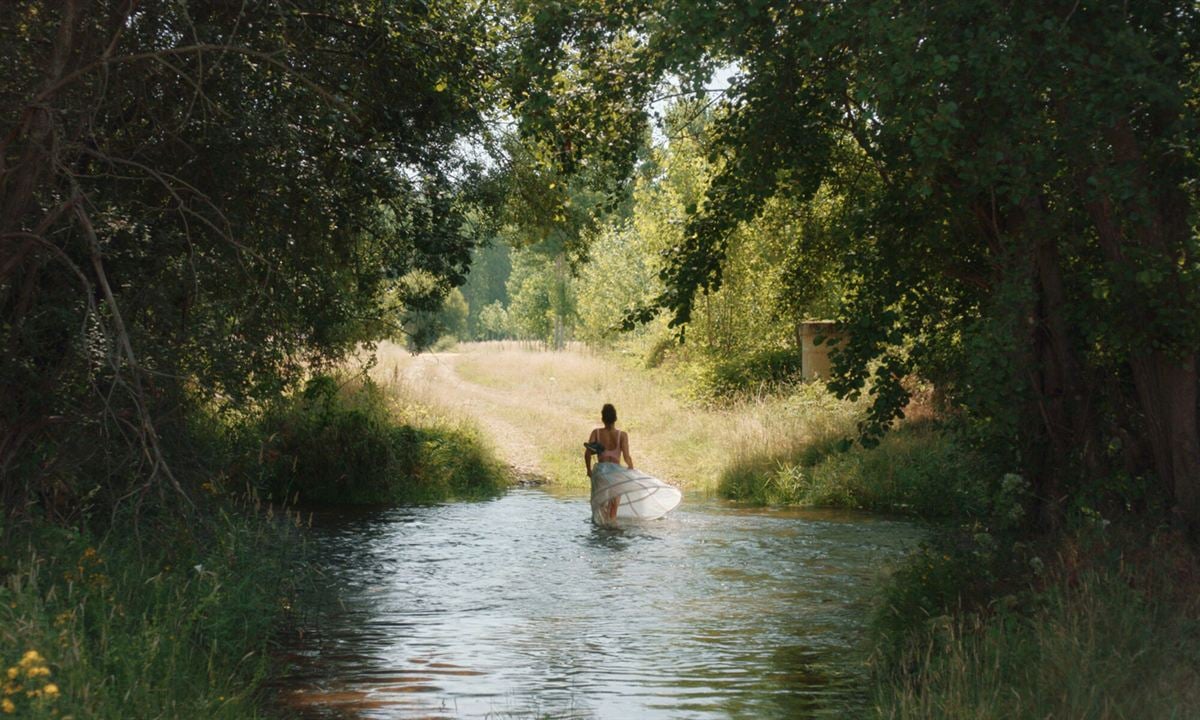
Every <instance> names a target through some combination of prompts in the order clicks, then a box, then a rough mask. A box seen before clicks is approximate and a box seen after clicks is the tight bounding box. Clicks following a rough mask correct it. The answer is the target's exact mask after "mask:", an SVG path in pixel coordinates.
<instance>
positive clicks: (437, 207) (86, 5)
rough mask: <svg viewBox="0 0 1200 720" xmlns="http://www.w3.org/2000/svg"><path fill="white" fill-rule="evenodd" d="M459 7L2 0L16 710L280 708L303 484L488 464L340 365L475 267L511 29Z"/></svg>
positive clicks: (10, 690)
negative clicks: (330, 381) (272, 679)
mask: <svg viewBox="0 0 1200 720" xmlns="http://www.w3.org/2000/svg"><path fill="white" fill-rule="evenodd" d="M464 7H465V6H464ZM464 7H459V6H457V5H455V4H453V3H440V4H438V5H437V7H436V8H431V7H427V6H426V5H424V4H408V5H396V4H388V5H387V6H386V7H384V6H371V7H370V8H367V7H364V6H362V5H360V4H357V3H342V2H334V3H322V5H321V7H320V8H319V10H320V12H315V11H314V9H313V8H312V7H309V6H308V5H306V4H304V3H292V2H284V3H269V4H248V5H230V4H228V3H223V2H189V3H166V4H162V3H137V2H129V3H92V2H86V1H85V0H69V1H67V2H62V3H46V2H39V1H36V0H28V1H22V2H14V3H5V4H4V5H3V7H0V31H2V32H3V34H4V35H5V37H7V38H10V39H12V41H11V42H6V43H5V44H4V45H3V47H2V48H0V68H3V71H0V138H2V139H0V347H2V348H3V351H2V352H0V507H2V509H3V515H2V519H0V574H2V578H0V597H2V598H3V602H2V603H0V605H2V608H0V624H2V625H3V627H2V628H0V671H3V672H6V673H7V677H6V678H5V679H4V682H5V684H4V686H3V687H4V690H3V694H2V696H0V712H7V713H17V714H19V715H20V716H22V717H31V716H32V717H52V716H53V717H63V716H73V717H76V718H84V717H87V718H93V717H95V718H104V717H112V718H116V717H179V718H187V717H194V718H211V717H230V718H234V717H236V718H244V717H254V716H256V715H259V714H260V713H261V712H263V710H262V708H261V700H262V697H263V696H262V692H261V685H262V683H263V681H264V679H265V678H266V677H267V676H268V675H270V673H271V672H274V671H275V670H276V667H277V666H276V664H275V663H272V662H271V660H270V658H269V655H268V653H269V650H270V649H271V642H272V635H273V633H274V632H275V630H276V629H277V628H279V626H280V624H281V623H283V622H286V621H287V619H288V617H289V615H288V613H289V611H288V608H289V606H290V605H291V604H292V602H293V600H294V596H295V593H294V592H293V591H294V588H295V587H296V586H297V585H298V584H302V583H303V582H305V579H306V578H307V577H308V573H307V568H306V566H305V564H304V563H303V561H302V558H300V557H298V555H297V553H298V551H299V550H300V549H301V548H302V546H303V543H302V542H300V540H301V538H300V537H298V535H299V534H300V532H301V531H300V529H299V528H297V527H296V522H297V518H298V516H297V515H296V513H295V512H294V511H293V510H290V509H289V508H290V504H291V502H292V501H293V500H294V499H295V494H296V491H304V492H301V494H309V495H312V496H313V498H312V499H313V500H314V501H317V502H320V501H329V500H332V499H338V500H342V499H350V500H364V501H366V500H369V501H379V500H384V499H386V500H387V501H389V502H391V501H395V500H397V499H422V500H429V499H432V498H434V497H441V496H442V495H441V494H442V493H445V492H450V493H453V494H454V495H456V496H458V495H464V494H472V493H474V492H475V488H476V487H477V485H478V481H479V478H480V477H481V475H482V474H483V473H484V471H485V469H487V468H489V467H490V466H489V465H488V461H487V460H486V458H485V457H484V455H483V452H484V451H483V450H482V449H481V448H478V447H477V446H475V445H472V444H471V443H472V440H471V438H469V437H466V436H464V435H463V433H461V432H460V431H459V430H458V429H457V428H455V427H451V426H449V425H444V424H441V425H437V424H435V425H430V424H426V423H423V422H419V421H413V422H412V423H411V424H409V425H407V426H406V425H405V424H404V422H403V421H401V420H398V419H397V418H396V417H394V416H391V415H389V413H390V409H385V406H387V405H388V404H389V403H392V402H393V400H392V399H391V398H389V397H387V396H386V394H385V393H384V391H383V390H380V389H377V388H373V387H371V386H369V385H367V384H365V383H361V384H359V385H357V386H354V384H353V383H351V386H353V387H354V388H355V389H353V390H351V389H347V388H341V389H339V392H337V393H329V392H325V390H324V388H326V387H327V383H326V382H325V381H323V380H321V379H320V377H319V376H320V375H321V373H324V372H327V371H328V370H329V369H331V368H336V367H340V366H342V365H343V364H344V363H345V361H346V360H347V359H348V358H349V357H350V356H351V355H352V354H354V353H356V352H357V351H358V349H359V348H360V347H361V346H362V344H363V343H369V342H371V341H373V340H375V339H378V338H382V337H387V336H389V335H392V334H402V333H405V332H408V333H411V334H416V335H419V334H420V333H422V332H424V331H423V330H422V326H421V324H420V322H419V321H420V320H421V318H422V317H423V316H422V315H420V313H429V312H433V311H434V310H435V309H436V308H437V307H439V306H440V305H441V304H442V303H443V301H444V298H446V297H447V296H448V295H450V290H451V288H452V287H453V286H455V285H457V284H460V283H461V281H462V277H463V274H464V272H465V268H466V265H467V262H468V261H469V256H470V248H471V247H472V245H473V244H474V240H473V235H472V232H473V231H472V230H471V228H470V227H469V223H467V221H466V218H467V211H468V206H469V205H471V203H472V202H473V201H472V200H471V197H470V195H471V191H470V187H469V186H470V185H471V178H474V177H477V176H478V173H477V168H476V167H474V166H473V165H472V161H471V159H470V158H469V157H467V154H466V153H465V152H464V151H463V150H462V146H461V139H462V138H464V137H466V136H468V135H471V134H473V133H478V132H480V131H481V129H483V128H484V122H483V118H484V113H485V112H486V111H487V108H489V107H491V106H492V105H493V99H494V95H495V93H496V92H497V87H496V85H495V84H494V80H495V78H496V77H497V75H498V73H499V67H500V66H499V65H498V64H497V61H498V59H499V57H500V55H502V54H503V52H505V51H502V50H501V49H500V48H498V47H497V45H496V44H495V43H492V42H490V41H488V40H487V39H486V38H487V34H488V33H489V32H490V31H491V30H490V28H491V27H492V26H491V24H490V23H491V22H492V20H493V19H492V18H491V17H490V16H486V15H485V14H481V13H476V12H468V11H466V10H465V9H464ZM415 38H419V42H414V39H415ZM410 321H411V322H410ZM306 391H307V392H306ZM305 443H307V444H305ZM316 443H324V444H322V445H317V444H316ZM333 443H338V444H340V445H341V446H339V445H335V444H333ZM439 443H442V444H454V445H456V447H455V452H453V453H451V452H450V451H449V450H447V449H445V448H444V447H443V448H442V449H439ZM343 446H344V447H343ZM460 448H465V449H466V450H467V452H465V453H459V452H457V450H458V449H460ZM339 460H341V461H350V462H353V463H355V464H354V466H353V467H346V466H344V465H342V464H341V463H340V462H339ZM374 460H381V461H382V469H381V468H377V467H375V466H374V465H373V464H372V461H374ZM285 462H286V463H289V464H288V465H286V466H285V465H284V463H285ZM448 466H453V470H446V471H444V472H443V468H444V467H448ZM295 471H305V472H312V473H329V474H330V475H329V476H325V477H313V476H311V475H306V476H305V477H304V478H303V479H302V480H301V479H300V478H297V477H295V476H293V475H292V473H293V472H295ZM351 472H352V473H354V474H355V475H356V476H360V477H355V478H350V477H349V475H348V473H351ZM403 473H408V474H409V475H416V474H417V473H420V475H421V477H420V478H419V482H415V483H414V482H409V481H410V480H411V479H412V478H409V477H404V478H403V479H404V482H398V478H400V476H401V475H402V474H403ZM338 483H343V484H348V485H350V486H353V487H352V490H353V492H350V493H348V494H347V497H345V498H342V497H336V498H335V496H334V493H332V492H331V488H336V489H338V490H342V489H344V488H343V485H338ZM285 491H286V492H285ZM286 493H291V494H292V495H293V497H287V498H285V497H282V496H283V495H285V494H286ZM276 495H277V496H279V497H274V499H273V500H269V499H268V498H269V497H272V496H276Z"/></svg>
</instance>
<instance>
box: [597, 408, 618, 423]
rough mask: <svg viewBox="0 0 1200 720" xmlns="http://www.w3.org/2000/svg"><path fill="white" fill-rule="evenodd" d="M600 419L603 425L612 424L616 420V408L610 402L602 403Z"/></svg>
mask: <svg viewBox="0 0 1200 720" xmlns="http://www.w3.org/2000/svg"><path fill="white" fill-rule="evenodd" d="M600 419H601V420H603V421H604V424H605V425H612V424H613V423H615V422H616V421H617V409H616V408H615V407H613V406H612V403H604V407H602V408H600Z"/></svg>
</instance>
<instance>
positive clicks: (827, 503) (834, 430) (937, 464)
mask: <svg viewBox="0 0 1200 720" xmlns="http://www.w3.org/2000/svg"><path fill="white" fill-rule="evenodd" d="M853 433H854V429H853V425H852V424H850V423H847V424H845V425H843V426H842V427H838V424H837V423H829V424H827V425H826V426H825V427H824V428H822V430H821V431H820V432H818V433H816V434H814V435H809V436H807V437H805V436H801V438H800V439H797V440H796V441H795V442H793V443H792V444H790V445H787V444H786V443H785V447H783V448H782V449H779V450H776V451H774V452H761V453H754V452H747V453H745V454H743V455H741V456H738V457H736V458H734V459H733V461H732V462H731V463H730V464H729V465H728V466H726V468H725V470H724V471H723V472H722V475H721V485H720V488H721V493H722V494H723V495H724V496H726V497H729V498H732V499H735V500H741V501H744V502H749V503H753V504H759V505H802V506H812V507H837V508H856V509H862V510H874V511H879V512H889V513H902V514H908V515H915V516H918V517H924V518H936V517H947V516H950V515H953V514H955V513H959V512H961V511H962V510H963V509H964V506H966V505H970V504H972V503H976V502H977V496H978V494H979V492H980V488H979V482H978V480H979V478H978V472H979V469H978V467H977V465H978V463H977V462H976V460H975V459H974V458H973V457H972V456H971V455H970V453H968V452H966V451H965V450H964V449H963V448H962V447H961V446H960V445H959V443H958V442H956V441H955V439H954V438H953V437H952V436H951V435H949V434H947V433H945V432H943V431H941V430H940V429H938V428H937V427H936V426H935V425H933V424H932V423H927V422H926V423H918V424H911V425H906V426H902V427H901V428H899V429H897V430H895V431H893V432H891V433H889V434H888V435H886V436H885V437H884V438H883V440H882V442H881V443H880V444H879V445H878V446H877V447H874V448H870V449H867V448H863V447H862V446H859V445H855V446H853V447H851V448H849V449H845V450H843V449H842V447H843V441H844V440H845V439H846V438H852V437H854V434H853Z"/></svg>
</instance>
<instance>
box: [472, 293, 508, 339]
mask: <svg viewBox="0 0 1200 720" xmlns="http://www.w3.org/2000/svg"><path fill="white" fill-rule="evenodd" d="M475 327H476V337H478V338H479V339H481V340H501V339H503V338H506V337H508V336H509V335H510V334H511V331H510V330H509V321H508V310H506V309H505V308H504V306H503V305H501V304H500V301H499V300H497V301H496V302H493V303H491V304H489V305H487V306H486V307H484V308H483V309H482V310H480V311H479V319H478V320H477V321H476V325H475Z"/></svg>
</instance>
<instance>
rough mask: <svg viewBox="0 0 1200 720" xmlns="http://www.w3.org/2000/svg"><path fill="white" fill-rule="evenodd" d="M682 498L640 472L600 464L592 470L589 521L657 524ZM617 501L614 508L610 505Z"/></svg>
mask: <svg viewBox="0 0 1200 720" xmlns="http://www.w3.org/2000/svg"><path fill="white" fill-rule="evenodd" d="M682 499H683V494H682V493H680V492H679V490H678V489H676V488H674V487H671V486H670V485H668V484H666V483H665V482H663V481H662V480H659V479H658V478H656V477H651V476H650V475H647V474H646V473H644V472H642V471H641V470H632V469H630V468H626V467H621V466H620V465H618V464H616V463H611V462H601V463H597V464H596V466H595V467H593V468H592V521H593V522H595V523H596V524H597V525H612V524H614V523H616V522H619V521H621V520H656V519H658V518H660V517H662V516H663V515H666V514H667V513H669V512H671V511H672V510H674V509H675V506H677V505H679V501H680V500H682ZM613 500H616V501H617V502H616V506H615V508H614V506H613V504H612V502H613Z"/></svg>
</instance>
